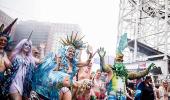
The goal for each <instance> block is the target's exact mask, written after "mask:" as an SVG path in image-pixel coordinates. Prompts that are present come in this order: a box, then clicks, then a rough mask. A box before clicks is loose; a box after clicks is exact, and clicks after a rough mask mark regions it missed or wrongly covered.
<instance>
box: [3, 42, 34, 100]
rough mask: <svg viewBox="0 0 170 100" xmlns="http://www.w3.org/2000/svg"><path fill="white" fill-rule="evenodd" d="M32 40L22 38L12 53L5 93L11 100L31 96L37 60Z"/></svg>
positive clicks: (19, 99) (20, 99)
mask: <svg viewBox="0 0 170 100" xmlns="http://www.w3.org/2000/svg"><path fill="white" fill-rule="evenodd" d="M31 48H32V42H31V41H30V40H29V39H23V40H21V41H20V42H19V43H18V44H17V46H16V47H15V49H14V51H13V52H12V55H11V63H12V66H11V74H10V75H9V76H8V78H7V80H6V81H5V84H4V85H5V86H4V89H3V90H4V92H3V93H4V94H9V98H10V99H11V100H22V99H26V98H28V97H29V94H30V91H31V83H32V76H33V72H34V68H35V62H34V60H33V57H32V52H31Z"/></svg>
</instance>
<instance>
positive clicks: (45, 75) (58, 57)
mask: <svg viewBox="0 0 170 100" xmlns="http://www.w3.org/2000/svg"><path fill="white" fill-rule="evenodd" d="M82 38H83V37H79V36H78V34H75V35H74V34H73V33H72V34H71V36H70V37H69V36H67V38H66V39H65V40H64V39H62V40H61V43H62V44H63V47H62V48H60V49H59V50H58V52H57V54H56V53H50V54H49V55H47V56H46V57H45V59H44V61H43V62H42V63H41V64H40V65H39V66H38V67H37V69H36V71H35V74H34V78H33V79H34V81H33V91H35V92H36V93H37V94H38V95H40V96H41V97H42V96H43V98H48V99H52V98H53V97H55V96H54V95H52V94H53V92H50V91H51V90H50V88H49V87H50V86H49V85H48V84H46V83H49V79H51V78H50V77H51V76H49V75H50V73H58V72H62V73H66V74H68V75H69V77H70V78H69V80H70V85H71V86H76V85H75V82H74V81H73V78H74V77H75V75H76V73H77V70H78V67H83V66H87V65H88V64H89V63H90V61H91V58H92V54H90V56H89V59H88V60H87V61H86V62H79V61H78V58H79V57H76V52H77V50H81V49H82V48H83V47H84V43H83V41H82ZM53 75H54V74H53ZM54 77H55V75H54ZM39 82H41V84H39ZM44 84H45V85H44ZM41 87H43V88H41ZM57 91H58V93H59V94H60V97H59V98H60V99H61V100H63V99H65V100H71V98H72V95H71V91H70V89H69V88H68V87H67V86H64V85H63V87H62V88H60V89H58V90H57ZM56 95H57V94H56Z"/></svg>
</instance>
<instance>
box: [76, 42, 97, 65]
mask: <svg viewBox="0 0 170 100" xmlns="http://www.w3.org/2000/svg"><path fill="white" fill-rule="evenodd" d="M86 53H87V54H88V59H87V60H86V61H85V62H81V61H79V62H78V63H77V67H84V66H88V65H89V64H90V62H91V60H92V58H93V57H94V55H95V54H96V52H95V53H93V49H92V47H91V46H90V45H88V46H87V50H86Z"/></svg>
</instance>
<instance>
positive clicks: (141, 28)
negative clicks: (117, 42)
mask: <svg viewBox="0 0 170 100" xmlns="http://www.w3.org/2000/svg"><path fill="white" fill-rule="evenodd" d="M124 33H127V35H128V45H131V46H128V47H129V52H131V53H132V55H131V58H132V59H131V61H129V62H138V61H141V60H143V61H147V60H152V61H153V60H157V59H158V58H161V59H162V60H163V61H165V64H164V65H163V67H164V70H166V72H165V73H164V74H168V73H169V72H168V68H169V67H168V65H169V60H168V59H169V58H170V39H169V37H170V0H120V11H119V25H118V38H119V37H120V36H121V34H124ZM143 48H145V49H147V50H145V49H143ZM142 49H143V50H142ZM141 52H142V53H141Z"/></svg>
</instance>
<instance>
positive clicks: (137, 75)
mask: <svg viewBox="0 0 170 100" xmlns="http://www.w3.org/2000/svg"><path fill="white" fill-rule="evenodd" d="M153 67H156V66H155V64H154V63H152V64H150V65H149V67H148V68H147V69H145V70H143V71H140V72H129V73H128V79H130V80H133V79H137V78H142V77H144V76H146V75H147V74H148V73H149V72H150V70H151V69H152V68H153Z"/></svg>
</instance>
